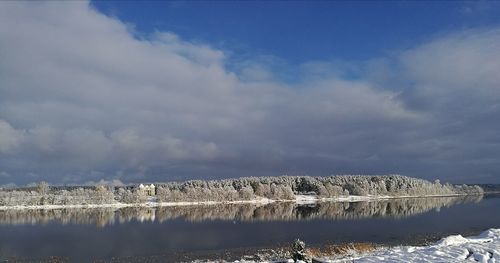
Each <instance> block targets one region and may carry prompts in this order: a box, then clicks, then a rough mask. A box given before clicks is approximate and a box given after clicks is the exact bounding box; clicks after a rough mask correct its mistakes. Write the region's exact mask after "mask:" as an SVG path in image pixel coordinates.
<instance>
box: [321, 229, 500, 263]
mask: <svg viewBox="0 0 500 263" xmlns="http://www.w3.org/2000/svg"><path fill="white" fill-rule="evenodd" d="M464 261H465V262H482V263H494V262H500V229H490V230H488V231H485V232H483V233H482V234H480V235H479V236H474V237H468V238H465V237H462V236H461V235H456V236H449V237H446V238H443V239H442V240H440V241H438V242H437V243H435V244H434V245H430V246H425V247H413V246H407V247H395V248H390V249H385V250H379V251H377V252H375V253H372V254H369V255H363V256H350V257H348V258H343V259H337V260H329V261H326V262H335V263H341V262H360V263H362V262H415V263H416V262H464Z"/></svg>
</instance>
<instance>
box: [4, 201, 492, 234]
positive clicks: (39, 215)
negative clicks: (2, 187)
mask: <svg viewBox="0 0 500 263" xmlns="http://www.w3.org/2000/svg"><path fill="white" fill-rule="evenodd" d="M482 198H483V197H482V196H463V197H428V198H407V199H392V200H380V201H370V202H352V203H348V202H321V203H317V204H312V205H300V204H296V203H293V202H275V203H270V204H219V205H198V206H194V205H193V206H171V207H157V208H144V207H127V208H119V209H116V208H86V209H82V208H79V209H76V208H75V209H45V210H44V209H40V210H26V209H25V210H1V211H0V224H9V225H18V224H32V225H35V224H47V223H49V222H58V223H60V224H94V225H96V226H99V227H104V226H106V225H111V224H115V223H120V224H122V223H127V222H130V221H138V222H148V221H149V222H159V223H161V222H165V221H168V220H172V219H183V220H186V221H191V222H200V221H206V220H237V221H292V220H312V219H329V220H338V219H361V218H396V219H397V218H404V217H409V216H412V215H417V214H422V213H426V212H429V211H432V210H436V211H439V210H440V209H441V208H443V207H450V206H453V205H457V204H462V203H470V202H479V201H481V200H482Z"/></svg>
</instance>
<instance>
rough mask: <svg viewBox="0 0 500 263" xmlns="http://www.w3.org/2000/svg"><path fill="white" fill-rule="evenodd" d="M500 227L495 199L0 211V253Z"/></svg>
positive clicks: (83, 257)
mask: <svg viewBox="0 0 500 263" xmlns="http://www.w3.org/2000/svg"><path fill="white" fill-rule="evenodd" d="M492 227H497V228H498V227H500V196H498V195H496V196H495V195H489V196H484V197H468V198H451V197H448V198H416V199H402V200H392V201H377V202H357V203H320V204H317V205H296V204H291V203H276V204H269V205H260V206H259V205H216V206H199V207H195V206H192V207H168V208H167V207H164V208H156V209H139V208H126V209H63V210H22V211H14V210H7V211H0V258H2V259H6V258H11V257H20V258H46V257H49V256H62V257H67V258H69V259H70V261H72V262H74V261H81V262H88V261H91V260H94V259H110V258H112V257H121V258H123V257H138V256H146V257H147V256H151V255H169V254H175V253H178V252H189V253H195V254H200V255H203V254H204V253H209V252H210V251H216V250H232V249H238V248H251V247H266V246H275V245H276V244H285V243H288V242H291V241H292V240H293V239H295V238H301V239H303V240H305V241H306V243H308V244H317V245H320V244H324V243H341V242H376V243H386V244H396V243H401V242H402V243H415V242H417V241H419V240H422V239H423V238H425V237H428V236H443V235H448V234H451V233H471V232H477V231H482V230H485V229H488V228H492Z"/></svg>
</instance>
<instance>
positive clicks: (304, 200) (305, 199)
mask: <svg viewBox="0 0 500 263" xmlns="http://www.w3.org/2000/svg"><path fill="white" fill-rule="evenodd" d="M447 196H463V194H450V195H425V196H385V195H384V196H382V195H368V196H359V195H350V196H339V197H330V198H322V197H318V196H316V195H295V200H275V199H268V198H264V197H262V198H256V199H252V200H241V201H223V202H221V201H197V202H157V201H156V200H155V199H150V200H148V201H147V202H144V203H131V204H128V203H119V202H116V203H111V204H81V205H16V206H0V210H9V209H14V210H16V209H17V210H19V209H65V208H123V207H163V206H192V205H216V204H269V203H273V202H295V203H297V204H302V205H304V204H315V203H318V202H361V201H376V200H385V199H403V198H424V197H447Z"/></svg>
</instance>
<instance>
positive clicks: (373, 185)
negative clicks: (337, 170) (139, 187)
mask: <svg viewBox="0 0 500 263" xmlns="http://www.w3.org/2000/svg"><path fill="white" fill-rule="evenodd" d="M482 192H483V190H482V189H481V188H480V187H478V186H468V185H458V186H457V185H451V184H441V183H440V182H439V181H436V182H434V183H432V182H429V181H427V180H423V179H417V178H411V177H406V176H401V175H383V176H362V175H344V176H330V177H310V176H280V177H247V178H238V179H226V180H218V181H188V182H183V183H166V184H159V185H158V188H157V194H156V195H157V197H158V199H159V200H160V201H233V200H248V199H253V198H256V197H265V198H269V199H275V200H291V199H294V198H295V195H296V194H314V195H318V196H320V197H325V198H328V197H339V196H349V195H361V196H365V195H387V196H425V195H452V194H481V193H482Z"/></svg>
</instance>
